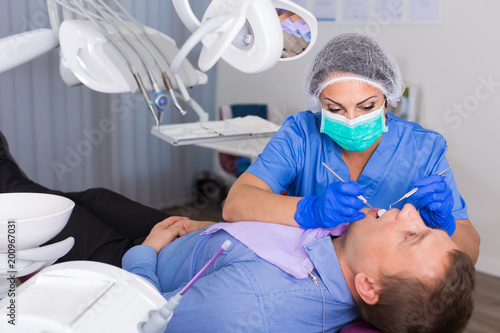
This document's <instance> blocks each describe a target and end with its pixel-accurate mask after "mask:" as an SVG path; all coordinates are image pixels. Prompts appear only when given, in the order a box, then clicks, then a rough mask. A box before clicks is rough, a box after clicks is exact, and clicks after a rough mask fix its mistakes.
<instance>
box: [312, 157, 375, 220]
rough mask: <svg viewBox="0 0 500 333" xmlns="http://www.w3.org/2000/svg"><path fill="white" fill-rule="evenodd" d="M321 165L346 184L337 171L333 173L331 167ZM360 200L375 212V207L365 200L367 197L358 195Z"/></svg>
mask: <svg viewBox="0 0 500 333" xmlns="http://www.w3.org/2000/svg"><path fill="white" fill-rule="evenodd" d="M321 164H323V166H324V167H325V168H327V169H328V171H330V172H331V173H333V174H334V175H335V177H337V178H338V179H339V180H340V181H341V182H342V183H345V181H344V180H343V179H342V178H340V176H339V175H337V174H336V173H335V171H333V170H332V169H330V167H329V166H328V165H326V164H325V163H324V162H323V163H321ZM358 198H359V199H361V201H363V203H364V204H365V205H367V206H368V207H370V208H371V209H373V210H375V208H373V207H372V206H371V205H370V204H369V203H368V200H366V199H365V197H363V196H362V195H358Z"/></svg>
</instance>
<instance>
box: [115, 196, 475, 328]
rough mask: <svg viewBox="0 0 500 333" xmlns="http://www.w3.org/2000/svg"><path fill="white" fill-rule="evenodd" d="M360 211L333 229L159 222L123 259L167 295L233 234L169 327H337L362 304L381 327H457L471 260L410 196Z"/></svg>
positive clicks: (466, 309)
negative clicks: (382, 208)
mask: <svg viewBox="0 0 500 333" xmlns="http://www.w3.org/2000/svg"><path fill="white" fill-rule="evenodd" d="M365 212H366V213H367V214H366V215H367V216H366V217H365V218H364V219H362V220H360V221H357V222H353V223H350V224H349V225H348V227H347V226H346V225H344V227H346V228H347V231H346V232H345V233H344V234H342V235H340V236H339V237H333V236H331V235H330V232H331V233H332V234H336V232H337V233H338V228H336V229H335V230H333V229H328V230H327V229H311V230H302V229H299V228H293V227H288V226H281V225H275V224H266V223H259V222H238V223H231V224H229V223H227V224H226V223H218V224H215V225H213V226H210V227H209V228H208V229H206V230H204V231H196V232H192V233H189V234H187V235H185V236H182V237H181V238H179V239H177V240H175V241H173V242H172V240H174V239H175V238H176V237H178V236H179V235H184V233H185V231H184V228H183V225H182V224H183V223H186V222H185V221H180V222H179V223H177V224H173V225H171V222H168V221H164V222H161V223H159V224H157V225H156V226H155V227H154V228H153V230H152V231H151V233H150V235H149V236H148V237H147V238H146V240H145V241H144V243H143V244H142V245H139V246H136V247H133V248H132V249H130V250H129V251H128V252H127V253H126V254H125V256H124V258H123V262H122V264H123V268H124V269H126V270H128V271H130V272H133V273H136V274H139V275H141V276H143V277H145V278H146V279H148V280H149V281H150V282H152V283H153V284H154V285H155V286H156V287H157V288H158V290H159V291H160V292H162V294H163V295H164V296H165V298H167V299H169V298H170V297H172V296H173V295H175V294H176V293H178V292H179V291H180V290H181V289H182V287H183V286H184V285H185V284H186V283H187V282H188V281H189V280H190V279H191V278H192V277H193V276H194V275H195V274H196V273H197V271H198V270H199V269H201V268H202V267H203V266H204V265H205V263H206V262H207V261H208V260H209V259H210V258H211V257H212V256H213V255H214V254H215V253H216V252H217V251H218V250H219V249H220V246H221V244H222V243H223V242H224V241H225V240H226V239H230V240H231V241H232V245H231V246H230V247H229V249H228V250H227V251H225V252H224V253H223V255H222V256H221V257H219V259H218V260H217V261H216V262H215V263H214V265H212V267H211V268H210V269H209V270H208V271H207V272H206V273H205V275H204V276H203V277H202V278H201V279H200V280H198V282H197V283H196V284H195V285H194V286H193V287H192V288H191V289H189V291H187V292H186V294H185V295H184V298H183V299H182V301H181V303H180V305H179V306H178V307H177V308H176V310H175V311H174V316H173V318H172V320H171V321H170V323H169V325H168V329H167V331H168V332H201V331H203V332H228V331H231V332H321V331H322V330H324V331H333V332H335V331H337V330H338V329H340V328H342V327H343V326H345V325H346V324H348V323H350V322H352V321H354V320H356V319H357V318H358V317H359V313H360V314H361V316H362V318H363V319H365V320H366V321H368V322H370V323H372V324H374V325H375V326H376V327H378V328H379V329H380V330H382V331H383V332H385V333H390V332H397V333H401V332H461V331H462V330H463V329H464V327H465V326H466V323H467V321H468V320H469V318H470V316H471V312H472V308H473V299H472V292H473V289H474V284H475V271H474V266H473V264H472V261H471V259H470V258H469V257H468V256H467V255H466V254H465V253H464V252H462V251H459V250H458V247H457V246H456V245H455V243H454V242H453V241H452V240H451V239H450V238H449V237H448V235H447V233H446V232H445V231H443V230H440V229H430V228H428V227H427V226H425V224H424V222H423V221H422V219H421V217H420V215H419V214H418V212H417V211H416V209H415V208H414V207H413V206H412V205H410V204H407V205H405V206H404V208H403V209H402V210H401V211H399V210H397V209H392V210H389V211H388V212H386V213H385V214H384V215H383V216H382V217H380V218H377V214H376V213H375V211H371V210H366V211H365ZM248 223H252V226H251V228H245V224H248ZM188 224H189V223H188ZM226 225H227V226H226ZM233 226H235V227H233ZM224 228H226V230H224ZM221 229H222V230H221ZM235 230H236V231H235ZM242 230H244V231H246V232H247V233H245V232H243V233H242V232H241V231H242ZM231 234H233V235H237V237H238V238H239V239H242V240H243V242H244V243H246V245H244V244H243V243H242V242H240V241H238V240H237V239H235V238H234V237H233V236H231ZM271 239H272V240H274V241H268V240H271ZM170 242H171V243H170ZM169 243H170V244H169ZM167 244H168V245H167ZM286 244H298V246H296V247H293V246H287V245H286ZM302 246H303V247H302ZM251 248H252V249H253V250H252V249H251ZM263 258H264V259H265V260H264V259H263ZM309 270H310V273H309V272H308V271H309ZM358 310H359V312H358Z"/></svg>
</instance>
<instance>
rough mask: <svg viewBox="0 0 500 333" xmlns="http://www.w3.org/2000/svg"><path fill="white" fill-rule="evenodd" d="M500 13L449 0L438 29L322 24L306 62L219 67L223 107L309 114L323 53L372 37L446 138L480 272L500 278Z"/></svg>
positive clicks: (424, 119) (428, 121)
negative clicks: (305, 79)
mask: <svg viewBox="0 0 500 333" xmlns="http://www.w3.org/2000/svg"><path fill="white" fill-rule="evenodd" d="M499 11H500V3H499V2H496V1H492V0H490V1H486V0H483V1H465V0H453V1H452V0H445V1H444V10H443V21H442V23H441V24H437V25H425V26H417V25H389V26H382V25H380V23H377V22H374V21H373V22H368V23H367V24H364V25H358V26H355V25H343V26H339V25H334V24H331V23H320V24H319V38H318V42H317V44H316V45H315V47H314V49H313V52H312V53H310V54H308V55H307V56H306V57H304V58H303V59H299V60H297V61H292V62H286V63H285V62H283V63H278V64H277V65H276V66H275V67H273V68H272V69H270V70H269V71H267V72H264V73H260V74H253V75H250V74H243V73H239V72H237V71H236V70H234V69H232V68H231V67H229V66H228V65H227V64H224V63H222V62H221V63H220V64H219V66H218V86H217V102H218V104H219V105H224V104H231V103H246V102H259V103H272V104H276V105H278V106H281V107H283V109H284V112H285V113H286V114H291V113H294V112H297V111H300V110H304V109H305V108H306V104H305V100H304V98H303V95H302V93H301V89H300V87H301V80H302V73H303V71H304V69H305V67H306V66H307V64H308V63H309V62H310V61H311V59H312V58H313V56H314V54H315V53H316V52H317V51H318V50H319V49H320V48H321V46H322V45H324V43H326V42H327V41H328V40H329V39H330V38H331V37H332V36H335V35H337V34H340V33H344V32H352V31H358V32H360V31H361V32H364V33H366V34H367V35H369V36H371V37H373V38H374V39H375V40H377V41H378V42H379V43H380V44H382V45H383V46H384V47H385V48H386V49H389V50H390V51H391V52H392V53H393V54H394V55H395V57H396V58H397V60H398V62H399V63H400V66H401V71H402V73H403V77H404V79H405V82H406V83H407V84H408V85H410V84H411V85H415V86H418V87H420V89H421V98H420V100H419V103H420V123H421V124H422V125H423V126H425V127H427V128H431V129H436V130H439V131H440V132H441V133H442V134H443V135H445V137H446V138H447V140H448V145H449V151H448V154H447V157H448V159H449V161H450V164H451V165H452V167H453V170H454V174H455V178H456V180H457V183H458V186H459V190H460V192H461V193H462V195H463V197H464V199H465V200H466V202H467V204H468V207H469V214H470V219H471V221H472V223H473V224H474V225H475V227H476V228H477V230H478V231H479V233H480V235H481V254H480V258H479V261H478V264H477V269H478V270H480V271H483V272H486V273H490V274H494V275H496V276H500V242H498V241H497V238H498V237H499V235H500V218H499V217H498V214H497V213H496V209H495V208H496V207H495V205H496V204H498V203H499V202H500V194H498V191H497V190H496V189H498V188H500V177H499V176H498V173H497V172H495V169H496V168H497V167H498V163H500V154H499V152H500V148H499V147H498V142H499V141H500V140H499V139H498V133H499V125H498V124H500V57H499V54H500V37H499V35H498V31H500V21H499V20H498V17H497V16H498V14H497V13H498V12H499ZM264 83H265V84H264Z"/></svg>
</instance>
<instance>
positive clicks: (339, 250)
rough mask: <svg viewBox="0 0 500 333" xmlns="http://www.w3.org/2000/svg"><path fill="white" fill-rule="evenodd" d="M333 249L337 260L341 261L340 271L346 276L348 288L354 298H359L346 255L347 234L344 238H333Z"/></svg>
mask: <svg viewBox="0 0 500 333" xmlns="http://www.w3.org/2000/svg"><path fill="white" fill-rule="evenodd" d="M332 243H333V248H334V249H335V253H336V254H337V260H338V261H339V265H340V269H341V270H342V275H344V280H345V282H346V283H347V287H348V288H349V291H350V292H351V295H352V297H353V298H357V296H358V293H357V291H356V288H355V286H354V273H353V272H352V271H351V269H350V266H349V262H348V261H347V258H346V255H345V250H344V249H345V246H346V234H343V235H342V236H339V237H336V238H332Z"/></svg>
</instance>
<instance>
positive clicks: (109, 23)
mask: <svg viewBox="0 0 500 333" xmlns="http://www.w3.org/2000/svg"><path fill="white" fill-rule="evenodd" d="M108 3H111V4H114V5H115V6H114V8H116V12H115V11H114V10H113V9H112V8H110V6H111V4H110V5H108V4H106V3H105V2H104V0H47V8H48V14H49V18H50V24H51V28H52V32H53V35H52V36H50V34H49V32H50V31H49V30H48V29H40V30H37V31H33V32H27V33H23V34H18V35H14V36H10V37H7V38H4V39H1V40H0V52H2V55H3V58H2V59H4V61H3V63H2V64H0V72H1V71H4V70H8V69H10V68H13V67H15V66H18V65H20V64H22V63H24V62H27V61H29V60H31V59H33V58H35V57H36V56H38V55H41V54H43V53H45V52H48V51H50V50H51V49H53V48H55V47H57V46H59V47H60V66H59V71H60V74H61V78H62V79H63V81H64V82H65V83H66V84H67V85H69V86H75V85H80V84H83V85H85V86H87V87H88V88H90V89H92V90H95V91H98V92H103V93H138V92H139V93H141V95H142V96H143V97H144V100H145V102H146V105H147V108H148V110H149V111H150V112H151V113H152V115H153V117H154V118H155V122H156V125H160V124H161V118H162V116H163V113H164V111H165V110H167V108H168V106H169V105H170V104H172V105H173V107H174V108H176V109H177V110H178V111H179V112H180V113H181V114H182V115H184V114H186V109H185V108H184V107H182V106H181V101H183V102H184V104H185V106H188V107H189V108H190V109H192V110H194V111H195V112H196V114H197V115H198V117H199V120H200V122H205V121H208V113H207V112H205V111H204V110H203V108H202V107H201V106H200V105H199V104H198V103H196V101H194V100H193V99H192V98H191V97H190V95H189V93H188V90H187V87H193V86H196V85H202V84H205V83H207V81H208V77H207V75H206V74H205V73H203V72H205V71H207V70H209V69H210V68H212V67H213V66H214V65H215V64H216V63H217V61H219V60H220V59H223V60H224V61H226V62H227V63H228V64H230V65H231V66H233V67H234V68H236V69H237V70H240V71H242V72H245V73H258V72H262V71H265V70H267V69H269V68H271V67H272V66H274V65H275V64H276V63H277V62H278V61H289V60H293V59H298V58H300V57H302V56H304V55H305V54H307V53H308V52H309V51H310V49H311V48H312V45H314V43H315V41H316V37H317V34H318V28H317V22H316V19H315V18H314V16H313V15H312V14H311V13H310V12H308V11H307V10H305V9H304V8H302V7H300V6H299V5H297V4H295V3H293V2H292V1H290V0H232V1H229V0H212V1H211V2H210V3H209V4H208V6H207V9H206V11H205V13H204V15H203V18H202V19H201V21H200V20H199V19H198V18H197V17H196V16H195V15H194V13H193V10H192V9H191V5H190V3H189V0H172V3H173V6H174V8H175V11H176V12H177V15H178V16H179V18H180V19H181V21H182V22H183V23H184V25H185V26H186V27H187V28H188V30H189V31H191V32H192V35H191V37H189V38H188V40H187V41H186V42H185V43H184V45H182V47H181V48H180V49H179V48H178V47H177V45H176V42H175V41H174V40H173V39H172V38H170V37H169V36H167V35H165V34H163V33H162V32H160V31H157V30H155V29H152V28H150V27H147V26H144V25H142V24H140V23H139V22H138V21H137V20H136V19H134V17H133V16H132V15H131V14H130V13H128V12H127V11H126V10H125V9H124V7H123V6H122V5H121V4H120V2H119V0H110V1H108ZM283 11H285V12H290V13H292V14H294V15H293V16H292V18H290V17H288V18H287V19H285V18H284V17H282V16H280V13H281V12H283ZM288 16H290V15H288ZM32 36H36V37H37V38H31V37H32ZM39 36H40V37H42V38H38V37H39ZM199 42H201V43H202V44H203V46H202V50H201V54H200V57H199V61H198V66H199V68H200V70H197V69H195V68H194V67H193V65H191V63H190V62H189V61H188V60H187V59H186V56H187V55H188V54H189V53H190V52H191V50H192V49H193V48H194V46H196V45H197V44H198V43H199ZM292 49H293V52H292ZM297 49H298V51H297ZM163 91H166V93H164V92H163ZM151 93H152V94H151ZM170 101H171V102H172V103H170Z"/></svg>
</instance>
